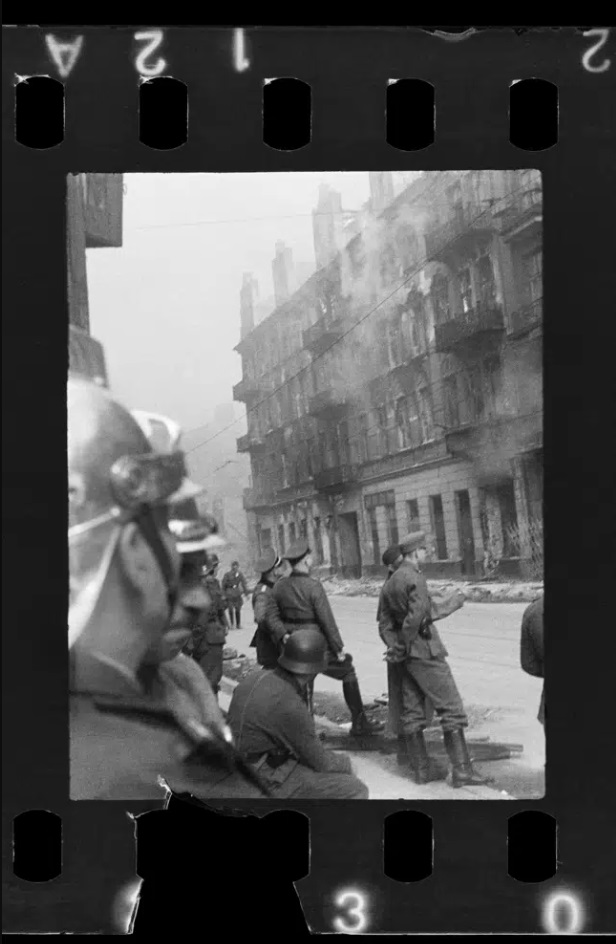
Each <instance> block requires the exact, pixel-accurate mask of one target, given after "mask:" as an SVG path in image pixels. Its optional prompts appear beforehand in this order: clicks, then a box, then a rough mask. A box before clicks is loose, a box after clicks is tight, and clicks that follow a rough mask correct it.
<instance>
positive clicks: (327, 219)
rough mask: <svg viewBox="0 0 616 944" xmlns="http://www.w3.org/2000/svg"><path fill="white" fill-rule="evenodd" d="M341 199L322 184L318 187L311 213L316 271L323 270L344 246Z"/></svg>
mask: <svg viewBox="0 0 616 944" xmlns="http://www.w3.org/2000/svg"><path fill="white" fill-rule="evenodd" d="M343 231H344V219H343V213H342V197H341V196H340V194H339V193H338V192H337V191H336V190H332V189H331V188H330V187H329V186H328V185H327V184H325V183H323V184H321V186H320V187H319V202H318V204H317V206H316V209H315V210H313V211H312V232H313V237H314V254H315V257H316V263H317V269H321V268H323V266H326V265H327V264H328V262H331V260H332V259H333V258H334V256H335V255H336V254H337V253H338V252H339V251H340V250H341V249H342V247H343V244H344V232H343Z"/></svg>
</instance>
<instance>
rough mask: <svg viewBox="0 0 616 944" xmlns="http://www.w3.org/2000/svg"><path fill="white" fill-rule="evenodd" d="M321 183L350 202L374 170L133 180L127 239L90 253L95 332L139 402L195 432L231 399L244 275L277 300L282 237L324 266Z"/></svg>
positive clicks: (120, 391) (127, 394) (121, 389)
mask: <svg viewBox="0 0 616 944" xmlns="http://www.w3.org/2000/svg"><path fill="white" fill-rule="evenodd" d="M321 181H327V183H329V184H330V185H331V186H332V187H334V188H335V189H336V190H339V191H340V192H341V193H342V199H343V206H344V207H345V209H346V208H348V209H358V208H359V207H360V206H361V205H362V203H364V202H365V201H366V200H367V199H368V195H369V187H368V174H367V173H363V174H359V173H329V174H322V173H309V174H304V173H303V174H291V173H287V174H147V175H146V174H130V175H126V176H125V178H124V182H125V189H126V195H125V197H124V237H123V240H124V242H123V246H122V248H121V249H92V250H88V283H89V284H88V290H89V296H90V322H91V331H92V334H93V335H94V336H95V337H96V338H97V339H98V340H99V341H100V342H101V343H102V344H103V346H104V348H105V354H106V357H107V366H108V370H109V379H110V384H111V387H112V389H113V391H114V393H116V394H117V396H118V397H119V398H120V399H121V400H123V402H124V403H125V404H126V405H127V406H128V407H129V408H133V409H135V408H141V409H150V410H153V411H157V412H160V413H164V414H167V415H169V416H172V417H173V418H174V419H176V420H177V421H178V422H179V423H181V424H182V425H183V426H184V428H185V430H186V431H188V430H189V429H193V428H195V427H198V426H200V425H201V424H203V423H207V422H208V421H209V419H210V417H211V413H212V410H213V408H214V407H215V406H216V405H217V404H219V403H224V402H227V401H230V400H231V399H232V392H231V388H232V386H233V384H235V383H237V381H238V380H240V379H241V359H240V357H239V355H238V354H237V353H236V352H235V351H234V350H233V348H234V346H235V345H236V344H237V343H238V341H239V337H240V315H239V293H240V287H241V283H242V275H243V273H244V272H252V273H253V274H254V275H255V277H256V278H257V279H258V282H259V289H260V297H261V299H264V298H266V297H267V296H268V295H272V294H273V283H272V267H271V264H272V259H273V257H274V253H275V243H276V241H277V240H283V241H284V242H285V243H287V245H288V246H290V247H291V248H292V250H293V254H294V258H295V261H296V262H299V263H308V264H310V265H311V266H312V268H313V269H314V246H313V239H312V218H311V213H312V210H313V208H314V206H315V205H316V202H317V197H318V189H319V184H320V182H321ZM264 218H265V219H264ZM178 224H195V225H178ZM197 224H198V225H197ZM241 425H242V424H238V435H241V433H242V428H241Z"/></svg>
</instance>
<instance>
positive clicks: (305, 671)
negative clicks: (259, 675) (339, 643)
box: [278, 629, 327, 675]
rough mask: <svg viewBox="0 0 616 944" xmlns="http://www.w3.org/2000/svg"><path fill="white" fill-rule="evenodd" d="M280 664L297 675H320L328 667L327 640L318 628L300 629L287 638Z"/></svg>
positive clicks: (279, 660)
mask: <svg viewBox="0 0 616 944" xmlns="http://www.w3.org/2000/svg"><path fill="white" fill-rule="evenodd" d="M278 664H279V665H281V666H282V668H283V669H286V670H287V672H293V673H294V674H296V675H318V674H319V672H324V671H325V669H326V668H327V642H326V641H325V637H324V636H323V634H322V633H320V632H319V630H318V629H298V630H297V631H296V632H294V633H292V634H291V636H289V638H288V639H287V641H286V643H285V645H284V649H283V652H282V655H281V656H280V657H279V659H278Z"/></svg>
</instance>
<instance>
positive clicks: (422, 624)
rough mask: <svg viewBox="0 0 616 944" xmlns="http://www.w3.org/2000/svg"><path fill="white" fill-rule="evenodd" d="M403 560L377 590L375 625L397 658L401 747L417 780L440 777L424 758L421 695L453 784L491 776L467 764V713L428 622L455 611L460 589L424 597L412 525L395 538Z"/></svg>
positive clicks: (421, 551)
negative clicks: (437, 598)
mask: <svg viewBox="0 0 616 944" xmlns="http://www.w3.org/2000/svg"><path fill="white" fill-rule="evenodd" d="M400 550H401V551H402V556H403V560H402V563H401V564H400V566H399V567H398V569H397V570H396V571H395V573H393V574H392V575H391V577H390V578H389V580H388V581H387V582H386V584H385V586H384V587H383V590H382V595H381V612H380V628H381V633H382V634H383V633H384V634H386V636H384V637H383V638H390V639H391V642H392V644H391V646H390V648H389V649H388V655H387V658H388V659H391V660H392V661H393V662H396V663H401V664H402V666H403V671H402V674H401V683H402V703H403V706H402V729H403V743H402V744H401V747H402V748H403V749H404V750H405V751H406V752H407V754H408V758H409V766H410V768H411V770H412V772H413V776H414V779H415V780H416V782H417V783H429V782H430V781H432V780H438V779H442V778H441V775H440V773H439V772H438V771H437V770H436V769H435V765H434V764H432V763H431V762H430V759H429V757H428V752H427V748H426V743H425V739H424V733H423V732H424V729H425V728H426V726H427V724H428V718H427V713H426V699H430V701H431V702H432V703H433V704H434V707H435V710H436V713H437V715H438V716H439V720H440V722H441V725H442V727H443V737H444V741H445V748H446V750H447V754H448V756H449V759H450V761H451V765H452V783H453V786H454V787H461V786H464V785H472V784H476V785H480V784H485V783H489V782H491V781H490V780H489V779H488V778H484V777H481V776H479V775H478V774H477V773H476V772H475V771H474V769H473V766H472V763H471V759H470V755H469V752H468V748H467V745H466V740H465V737H464V728H465V727H467V726H468V718H467V716H466V712H465V711H464V705H463V704H462V699H461V697H460V694H459V692H458V689H457V687H456V683H455V681H454V678H453V675H452V673H451V669H450V668H449V665H448V663H447V661H446V657H447V655H448V653H447V650H446V649H445V646H444V645H443V643H442V642H441V639H440V636H439V634H438V631H437V630H436V628H434V626H433V623H434V620H435V619H442V618H444V616H447V615H449V614H450V613H453V612H455V610H456V609H459V608H460V607H461V606H462V605H463V603H464V595H463V594H461V593H454V594H452V595H451V596H450V597H448V598H447V599H445V600H444V601H442V603H440V604H436V603H435V602H434V601H433V600H432V599H431V597H430V594H429V591H428V585H427V583H426V579H425V577H424V576H423V574H422V573H421V571H420V569H419V568H420V564H421V563H423V562H424V561H425V560H426V557H427V547H426V535H425V534H424V533H423V532H421V531H417V532H414V533H412V534H409V535H408V537H406V538H405V539H404V540H403V541H402V542H401V543H400Z"/></svg>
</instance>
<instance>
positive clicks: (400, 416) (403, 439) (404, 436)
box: [396, 397, 409, 449]
mask: <svg viewBox="0 0 616 944" xmlns="http://www.w3.org/2000/svg"><path fill="white" fill-rule="evenodd" d="M407 418H408V404H407V401H406V397H400V399H399V400H398V401H397V403H396V437H397V444H396V445H397V447H398V449H406V448H407V446H408V444H409V439H408V425H407V422H408V421H407Z"/></svg>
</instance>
